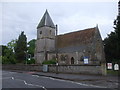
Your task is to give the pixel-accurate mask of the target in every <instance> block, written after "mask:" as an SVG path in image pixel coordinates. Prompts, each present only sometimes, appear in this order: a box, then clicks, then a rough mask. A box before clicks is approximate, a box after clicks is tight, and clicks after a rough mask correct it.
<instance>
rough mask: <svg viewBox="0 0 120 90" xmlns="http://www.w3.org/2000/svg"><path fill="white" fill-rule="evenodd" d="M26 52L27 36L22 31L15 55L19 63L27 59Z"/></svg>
mask: <svg viewBox="0 0 120 90" xmlns="http://www.w3.org/2000/svg"><path fill="white" fill-rule="evenodd" d="M26 52H27V37H26V35H25V34H24V32H23V31H22V32H21V34H20V35H19V37H18V40H17V41H16V47H15V56H16V59H17V61H18V63H23V62H24V60H25V59H26Z"/></svg>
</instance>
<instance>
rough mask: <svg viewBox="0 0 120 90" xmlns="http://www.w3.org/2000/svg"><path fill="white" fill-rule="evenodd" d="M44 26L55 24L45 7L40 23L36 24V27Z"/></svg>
mask: <svg viewBox="0 0 120 90" xmlns="http://www.w3.org/2000/svg"><path fill="white" fill-rule="evenodd" d="M44 26H48V27H51V28H55V25H54V23H53V21H52V19H51V17H50V15H49V13H48V11H47V9H46V11H45V13H44V15H43V17H42V19H41V21H40V23H39V24H38V26H37V29H38V28H41V27H44Z"/></svg>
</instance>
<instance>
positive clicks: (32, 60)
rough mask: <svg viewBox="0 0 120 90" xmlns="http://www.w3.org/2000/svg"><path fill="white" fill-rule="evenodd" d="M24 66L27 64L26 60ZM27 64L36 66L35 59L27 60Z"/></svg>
mask: <svg viewBox="0 0 120 90" xmlns="http://www.w3.org/2000/svg"><path fill="white" fill-rule="evenodd" d="M24 64H26V60H24ZM27 64H35V59H30V60H28V59H27Z"/></svg>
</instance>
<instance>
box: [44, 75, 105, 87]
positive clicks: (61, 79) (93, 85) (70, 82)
mask: <svg viewBox="0 0 120 90" xmlns="http://www.w3.org/2000/svg"><path fill="white" fill-rule="evenodd" d="M43 78H49V79H51V80H57V81H62V82H69V83H74V84H78V85H82V86H88V87H90V86H91V87H96V88H107V87H104V86H97V85H92V84H84V83H79V82H75V81H69V80H62V79H56V78H52V77H44V76H43Z"/></svg>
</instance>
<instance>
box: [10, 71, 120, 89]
mask: <svg viewBox="0 0 120 90" xmlns="http://www.w3.org/2000/svg"><path fill="white" fill-rule="evenodd" d="M12 71H13V70H12ZM16 72H20V73H29V74H33V75H38V76H45V77H50V78H55V79H62V80H69V81H74V82H79V83H83V84H89V85H96V86H100V87H103V88H115V89H118V87H119V86H120V81H119V79H120V77H119V76H117V75H116V76H111V75H107V76H102V75H84V74H63V73H57V74H56V73H49V72H36V71H16Z"/></svg>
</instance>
